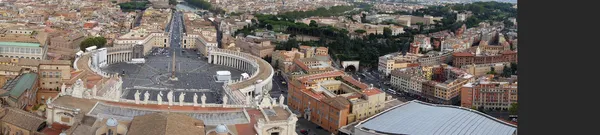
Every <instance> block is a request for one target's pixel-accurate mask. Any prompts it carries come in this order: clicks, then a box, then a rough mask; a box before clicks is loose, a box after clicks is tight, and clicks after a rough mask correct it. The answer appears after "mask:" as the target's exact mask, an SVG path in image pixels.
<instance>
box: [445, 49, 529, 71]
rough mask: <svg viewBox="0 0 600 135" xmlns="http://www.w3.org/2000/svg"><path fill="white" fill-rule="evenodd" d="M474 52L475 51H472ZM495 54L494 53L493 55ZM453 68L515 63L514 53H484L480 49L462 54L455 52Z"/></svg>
mask: <svg viewBox="0 0 600 135" xmlns="http://www.w3.org/2000/svg"><path fill="white" fill-rule="evenodd" d="M473 50H475V51H473ZM493 52H496V53H493ZM452 56H453V61H452V62H453V66H455V67H461V66H464V65H472V64H489V63H499V62H511V63H512V62H515V63H516V62H517V52H516V51H510V50H507V51H501V52H497V51H493V50H492V51H486V50H482V48H481V47H474V48H471V49H469V50H467V51H464V52H456V53H454V54H452Z"/></svg>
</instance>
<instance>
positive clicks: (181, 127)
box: [127, 112, 204, 135]
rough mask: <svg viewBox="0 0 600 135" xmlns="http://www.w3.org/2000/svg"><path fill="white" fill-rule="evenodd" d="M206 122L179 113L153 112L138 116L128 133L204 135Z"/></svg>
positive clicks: (144, 134)
mask: <svg viewBox="0 0 600 135" xmlns="http://www.w3.org/2000/svg"><path fill="white" fill-rule="evenodd" d="M197 126H201V127H202V128H204V122H202V121H200V120H196V119H194V118H192V117H190V116H187V115H184V114H178V113H165V112H161V113H152V114H147V115H142V116H136V117H134V118H133V120H132V122H131V126H130V127H129V130H128V132H127V133H128V134H134V135H151V134H152V135H203V134H204V133H203V129H202V128H199V127H197Z"/></svg>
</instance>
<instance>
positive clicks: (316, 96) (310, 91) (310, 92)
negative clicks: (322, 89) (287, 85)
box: [302, 89, 325, 100]
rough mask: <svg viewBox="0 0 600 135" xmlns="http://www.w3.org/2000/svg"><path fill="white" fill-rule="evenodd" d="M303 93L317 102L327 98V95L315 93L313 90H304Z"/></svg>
mask: <svg viewBox="0 0 600 135" xmlns="http://www.w3.org/2000/svg"><path fill="white" fill-rule="evenodd" d="M302 92H303V93H306V94H307V95H309V96H311V97H313V98H315V99H316V100H321V99H323V98H325V95H323V94H322V93H315V92H313V91H312V90H308V89H304V90H302Z"/></svg>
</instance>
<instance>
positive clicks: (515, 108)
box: [508, 103, 519, 115]
mask: <svg viewBox="0 0 600 135" xmlns="http://www.w3.org/2000/svg"><path fill="white" fill-rule="evenodd" d="M518 107H519V104H518V103H512V104H510V108H508V113H509V114H510V115H517V113H518V111H519V109H518Z"/></svg>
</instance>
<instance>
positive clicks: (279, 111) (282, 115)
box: [263, 106, 291, 121]
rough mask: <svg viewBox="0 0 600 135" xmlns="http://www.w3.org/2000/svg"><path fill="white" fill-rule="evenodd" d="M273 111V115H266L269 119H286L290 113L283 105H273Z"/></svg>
mask: <svg viewBox="0 0 600 135" xmlns="http://www.w3.org/2000/svg"><path fill="white" fill-rule="evenodd" d="M263 110H268V108H263ZM273 111H274V112H275V115H273V116H268V117H269V120H272V121H273V120H287V119H288V118H289V117H290V115H291V113H290V112H288V111H287V110H286V109H285V108H283V107H280V106H278V107H273Z"/></svg>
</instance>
